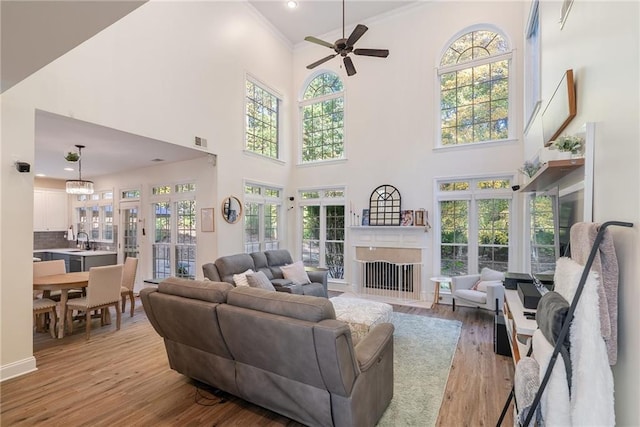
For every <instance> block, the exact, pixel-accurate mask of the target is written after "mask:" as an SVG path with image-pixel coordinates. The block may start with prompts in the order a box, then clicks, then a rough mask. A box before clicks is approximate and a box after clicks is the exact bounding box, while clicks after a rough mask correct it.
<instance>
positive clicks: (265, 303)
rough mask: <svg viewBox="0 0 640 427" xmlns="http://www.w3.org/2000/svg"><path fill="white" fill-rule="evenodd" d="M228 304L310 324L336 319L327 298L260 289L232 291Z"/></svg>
mask: <svg viewBox="0 0 640 427" xmlns="http://www.w3.org/2000/svg"><path fill="white" fill-rule="evenodd" d="M227 304H229V305H235V306H238V307H244V308H249V309H252V310H257V311H262V312H264V313H271V314H278V315H281V316H287V317H291V318H294V319H300V320H306V321H309V322H319V321H321V320H324V319H335V318H336V312H335V310H334V309H333V304H331V301H329V300H328V299H326V298H319V297H312V296H308V295H296V294H290V293H286V292H270V291H267V290H264V289H258V288H234V289H231V290H230V291H229V293H228V294H227Z"/></svg>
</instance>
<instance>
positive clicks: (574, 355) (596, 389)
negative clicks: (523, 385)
mask: <svg viewBox="0 0 640 427" xmlns="http://www.w3.org/2000/svg"><path fill="white" fill-rule="evenodd" d="M583 270H584V267H583V266H581V265H580V264H578V263H576V262H575V261H573V260H572V259H569V258H560V259H558V262H557V263H556V273H555V287H554V290H555V291H556V292H558V293H559V294H561V295H562V296H563V297H564V298H565V299H566V300H567V301H569V302H572V301H573V297H574V295H575V293H576V290H577V288H578V284H579V283H580V277H581V276H582V272H583ZM597 286H598V279H597V276H596V275H595V273H593V272H591V273H589V275H588V277H587V281H586V283H585V286H584V289H583V291H582V295H581V296H580V300H579V301H578V305H577V306H576V311H575V313H574V318H573V321H572V324H571V328H570V330H569V335H570V340H571V365H572V375H573V378H572V381H571V384H572V388H571V397H570V408H568V407H567V406H566V405H567V401H568V400H569V399H568V394H567V393H568V387H567V383H566V374H565V369H564V366H563V361H562V358H561V357H558V358H557V360H556V364H555V366H554V369H553V373H552V375H551V381H550V382H549V384H548V385H547V389H546V390H545V392H546V394H547V396H545V398H544V399H543V405H542V411H543V415H542V416H543V419H544V422H545V425H546V426H568V425H574V426H613V425H615V410H614V401H613V374H612V372H611V368H610V366H609V358H608V356H607V348H606V345H605V342H604V340H603V338H602V335H601V334H600V318H599V316H598V313H599V308H598V291H597ZM541 341H544V342H541ZM545 343H546V345H545ZM533 349H534V356H535V358H536V360H537V361H538V363H539V364H540V381H542V376H543V375H544V372H545V371H546V367H547V365H548V363H549V358H550V356H551V352H552V351H553V347H552V346H551V344H549V343H548V342H547V341H546V339H545V338H544V336H543V335H542V333H541V332H540V331H536V333H535V334H534V339H533Z"/></svg>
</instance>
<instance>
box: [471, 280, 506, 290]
mask: <svg viewBox="0 0 640 427" xmlns="http://www.w3.org/2000/svg"><path fill="white" fill-rule="evenodd" d="M501 284H502V281H501V280H481V281H479V282H478V286H477V287H476V291H480V292H485V293H486V292H487V286H488V285H501Z"/></svg>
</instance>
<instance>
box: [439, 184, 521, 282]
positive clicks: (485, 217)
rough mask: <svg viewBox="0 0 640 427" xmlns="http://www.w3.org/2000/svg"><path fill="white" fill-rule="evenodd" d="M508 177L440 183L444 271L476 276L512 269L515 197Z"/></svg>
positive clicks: (440, 242) (450, 273) (441, 243)
mask: <svg viewBox="0 0 640 427" xmlns="http://www.w3.org/2000/svg"><path fill="white" fill-rule="evenodd" d="M510 182H511V181H510V179H508V178H477V179H468V180H464V181H462V180H452V181H448V182H447V181H441V182H438V183H437V188H438V189H439V190H438V193H437V198H438V207H439V209H438V215H439V234H440V236H439V239H438V241H439V246H440V248H439V250H438V253H439V254H440V272H441V273H442V274H444V275H448V276H456V275H462V274H472V273H475V272H478V271H480V270H481V269H482V268H483V267H489V268H492V269H495V270H499V271H507V270H508V268H509V252H510V250H511V246H510V239H509V235H510V225H511V221H510V216H511V200H512V198H513V195H512V194H511V193H512V191H511V189H510Z"/></svg>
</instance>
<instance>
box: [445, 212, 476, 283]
mask: <svg viewBox="0 0 640 427" xmlns="http://www.w3.org/2000/svg"><path fill="white" fill-rule="evenodd" d="M440 239H441V240H440V271H441V273H442V274H445V275H447V276H458V275H461V274H467V271H469V257H468V255H469V247H468V243H469V202H468V201H466V200H447V201H442V202H440Z"/></svg>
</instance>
